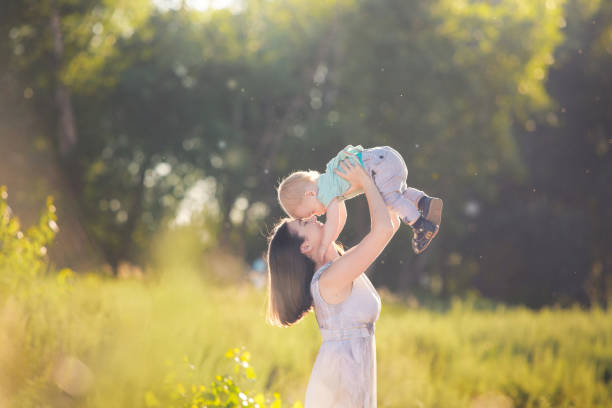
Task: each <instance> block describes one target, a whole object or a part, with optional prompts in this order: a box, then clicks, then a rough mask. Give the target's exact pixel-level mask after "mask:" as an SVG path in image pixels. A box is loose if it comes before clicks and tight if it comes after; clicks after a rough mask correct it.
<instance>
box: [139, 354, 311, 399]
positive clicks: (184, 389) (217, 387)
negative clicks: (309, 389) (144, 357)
mask: <svg viewBox="0 0 612 408" xmlns="http://www.w3.org/2000/svg"><path fill="white" fill-rule="evenodd" d="M225 357H227V358H228V359H230V360H232V361H233V362H234V376H232V375H217V376H215V379H214V381H212V382H210V385H203V384H201V383H198V382H196V381H194V380H193V372H194V370H195V366H194V365H193V364H192V363H191V362H190V361H189V360H188V359H187V357H184V358H183V362H184V363H185V364H184V365H183V367H182V368H183V369H184V371H187V373H188V374H187V376H186V377H187V378H188V381H189V382H188V383H183V382H177V381H178V379H177V371H178V370H177V368H178V367H176V365H173V363H172V362H171V361H168V362H167V365H168V366H169V367H170V368H172V371H170V372H169V373H168V374H167V375H166V377H165V381H164V384H165V387H166V389H165V393H164V394H156V393H154V392H152V391H148V392H147V393H146V394H145V406H146V407H184V408H193V407H211V408H213V407H224V408H230V407H236V408H237V407H251V408H266V407H269V408H281V407H282V400H281V398H280V394H279V393H276V392H275V393H274V396H273V397H274V398H273V400H270V399H266V397H265V396H264V394H262V393H257V394H255V393H249V392H248V391H246V390H244V385H242V384H243V382H245V381H250V380H254V379H255V378H256V375H255V371H254V370H253V368H252V367H251V366H250V365H249V360H250V357H251V355H250V353H249V352H248V351H246V350H244V347H243V348H242V349H240V348H233V349H230V350H228V351H227V352H226V353H225ZM183 377H185V375H183ZM301 407H302V404H301V403H300V402H299V401H298V402H296V403H295V404H293V405H292V408H301Z"/></svg>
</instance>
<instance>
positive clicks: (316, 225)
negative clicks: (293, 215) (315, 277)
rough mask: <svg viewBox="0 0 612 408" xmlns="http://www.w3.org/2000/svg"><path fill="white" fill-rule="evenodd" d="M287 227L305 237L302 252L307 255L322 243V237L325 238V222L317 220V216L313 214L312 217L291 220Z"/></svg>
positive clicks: (293, 232)
mask: <svg viewBox="0 0 612 408" xmlns="http://www.w3.org/2000/svg"><path fill="white" fill-rule="evenodd" d="M287 228H289V232H291V233H292V234H297V235H298V236H300V237H302V238H304V243H303V244H302V252H303V253H304V254H305V255H310V254H311V253H314V252H312V251H313V250H316V249H317V248H319V245H320V244H321V238H323V223H321V222H319V221H317V217H315V216H312V217H310V218H306V219H301V220H291V221H289V222H288V223H287Z"/></svg>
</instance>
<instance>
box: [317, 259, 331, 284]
mask: <svg viewBox="0 0 612 408" xmlns="http://www.w3.org/2000/svg"><path fill="white" fill-rule="evenodd" d="M331 264H332V263H331V261H330V262H328V263H326V264H325V265H323V266H321V267H320V268H319V269H317V270H316V271H315V273H314V275H313V276H312V280H313V281H314V280H316V279H319V277H320V276H321V274H322V273H323V271H324V270H326V269H327V268H329V266H330V265H331Z"/></svg>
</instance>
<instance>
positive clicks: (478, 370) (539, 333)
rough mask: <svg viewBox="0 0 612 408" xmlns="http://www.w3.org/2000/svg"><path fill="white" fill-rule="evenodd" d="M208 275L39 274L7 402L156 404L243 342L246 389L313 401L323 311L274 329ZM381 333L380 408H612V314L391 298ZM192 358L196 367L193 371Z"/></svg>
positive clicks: (25, 309)
mask: <svg viewBox="0 0 612 408" xmlns="http://www.w3.org/2000/svg"><path fill="white" fill-rule="evenodd" d="M69 281H70V278H69ZM206 282H207V279H206V278H204V277H198V276H197V275H196V274H190V273H176V272H174V273H170V272H169V273H167V274H166V275H165V277H164V278H162V279H159V280H155V281H138V280H114V279H101V278H98V277H95V276H88V277H81V278H79V279H74V280H73V281H72V283H70V284H68V285H66V284H63V285H62V284H58V283H57V280H56V279H55V278H52V277H51V278H37V279H36V280H34V281H33V282H32V283H31V284H30V286H29V287H28V288H27V291H21V292H19V293H20V294H16V295H12V296H8V295H6V296H4V297H3V298H2V297H0V406H4V405H7V406H17V407H34V406H36V407H39V406H51V407H55V406H62V407H63V406H75V407H76V406H86V407H138V406H145V395H146V394H147V392H152V393H153V394H155V395H162V394H164V393H167V391H165V388H164V387H165V385H164V380H165V379H168V378H171V379H172V380H173V381H174V383H176V384H179V383H180V384H183V383H184V384H190V381H191V383H198V384H204V385H207V384H208V383H210V381H212V380H213V379H214V377H215V375H217V374H223V373H230V374H231V373H232V372H233V370H232V365H231V364H228V360H227V358H226V357H224V354H225V353H226V351H227V350H228V349H230V348H233V347H241V346H244V347H245V348H246V350H248V351H249V352H250V353H251V358H250V363H251V365H252V366H253V367H254V369H255V372H256V374H257V379H256V380H255V381H254V382H252V383H245V386H244V387H245V389H247V390H253V391H257V392H260V391H262V392H265V393H266V394H267V395H271V394H272V392H273V391H278V392H280V394H281V395H282V398H283V401H285V402H286V403H287V402H291V403H293V402H294V401H296V400H302V401H303V397H304V392H305V389H306V385H307V382H308V376H309V375H310V370H311V368H312V364H313V362H314V359H315V357H316V353H317V350H318V347H319V345H320V336H319V333H318V330H317V327H316V321H315V319H314V315H313V314H312V313H311V314H309V316H308V317H307V318H306V319H305V320H304V321H302V322H300V323H299V324H297V325H296V326H294V327H291V328H274V327H270V326H267V325H266V324H265V323H264V300H265V294H264V292H263V291H260V290H256V289H254V288H252V287H250V286H249V285H248V284H235V285H229V286H219V285H212V284H207V283H206ZM0 294H2V292H1V291H0ZM376 341H377V357H378V371H377V372H378V401H379V407H402V408H404V407H480V406H482V407H491V406H496V407H508V406H514V407H580V408H588V407H606V406H612V405H611V403H610V402H609V401H611V400H612V381H611V379H610V377H611V376H612V313H611V312H609V311H608V312H605V311H601V310H591V311H584V310H581V309H579V308H576V309H570V310H553V309H545V310H542V311H539V312H533V311H529V310H527V309H523V308H497V309H496V310H489V311H478V310H474V309H473V308H471V307H470V306H469V304H468V303H466V302H455V303H454V305H453V307H452V308H451V309H450V310H449V311H446V312H432V311H428V310H424V309H414V308H408V307H406V306H404V305H402V304H401V303H399V302H397V301H394V300H392V299H390V298H385V297H383V308H382V313H381V317H380V319H379V321H378V323H377V328H376ZM65 356H73V357H76V358H78V359H79V360H80V361H82V362H83V363H84V364H85V365H86V366H87V367H89V369H90V370H91V372H92V374H93V382H92V386H91V388H90V389H89V391H88V392H87V393H86V394H85V395H84V396H76V397H75V396H73V397H68V396H67V394H66V393H62V392H60V391H59V389H58V387H57V385H56V384H55V381H54V370H56V367H57V365H58V361H61V360H62V358H64V357H65ZM185 359H187V360H188V361H189V362H190V364H192V365H193V369H187V370H186V371H185V370H183V369H182V368H181V367H183V366H185V365H186V364H185V363H184V360H185ZM169 376H170V377H169ZM285 406H287V405H286V404H285Z"/></svg>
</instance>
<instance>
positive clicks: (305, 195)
mask: <svg viewBox="0 0 612 408" xmlns="http://www.w3.org/2000/svg"><path fill="white" fill-rule="evenodd" d="M355 157H356V158H357V159H358V160H359V164H360V165H361V166H362V167H363V168H364V169H365V170H366V172H367V173H368V174H369V175H370V176H371V177H372V180H374V183H375V184H376V187H377V188H378V191H380V194H381V195H382V197H383V199H384V200H385V203H386V204H387V207H389V209H391V210H392V211H393V212H395V213H396V214H397V215H398V216H399V217H400V219H401V220H402V222H404V223H405V224H408V225H410V226H411V227H412V229H413V232H414V235H413V238H412V249H413V250H414V252H415V253H417V254H420V253H421V252H423V251H424V250H425V249H426V248H427V247H428V246H429V244H430V242H431V241H432V240H433V239H434V237H435V236H436V235H437V234H438V230H439V226H440V221H441V219H442V200H441V199H439V198H435V197H430V196H428V195H427V194H425V193H424V192H422V191H420V190H417V189H415V188H412V187H408V186H407V185H406V177H408V169H407V168H406V164H405V163H404V159H403V158H402V156H401V155H400V154H399V153H398V152H397V151H395V150H394V149H392V148H391V147H388V146H382V147H374V148H371V149H364V148H363V147H362V146H361V145H358V146H351V145H348V146H346V147H345V148H344V149H343V150H342V151H340V153H338V155H337V156H336V157H334V158H333V159H332V160H330V161H329V163H327V168H326V171H325V173H323V174H320V173H319V172H316V171H298V172H295V173H292V174H291V175H289V176H288V177H287V178H285V179H284V180H283V181H282V182H281V183H280V185H279V187H278V201H279V202H280V204H281V206H282V207H283V210H285V212H286V213H287V214H288V215H289V216H291V217H293V218H300V219H301V218H309V217H312V216H313V215H316V216H320V215H323V214H325V213H326V214H327V215H326V221H325V227H324V230H323V238H322V242H321V250H320V253H319V254H317V255H318V257H319V259H322V258H323V255H324V254H325V251H326V250H327V248H328V246H329V245H330V244H331V243H332V242H334V241H335V240H336V239H337V238H338V236H339V235H340V232H341V231H342V228H344V223H345V222H346V206H345V205H344V200H347V199H349V198H353V197H354V196H356V195H358V194H361V193H362V191H353V192H350V191H349V194H348V195H345V193H346V192H347V190H349V187H350V184H349V183H348V182H347V181H346V180H344V179H343V178H342V177H340V176H338V175H337V174H336V173H335V172H334V169H339V170H340V171H342V168H340V167H339V163H340V161H341V160H343V159H348V160H353V159H354V158H355Z"/></svg>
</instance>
